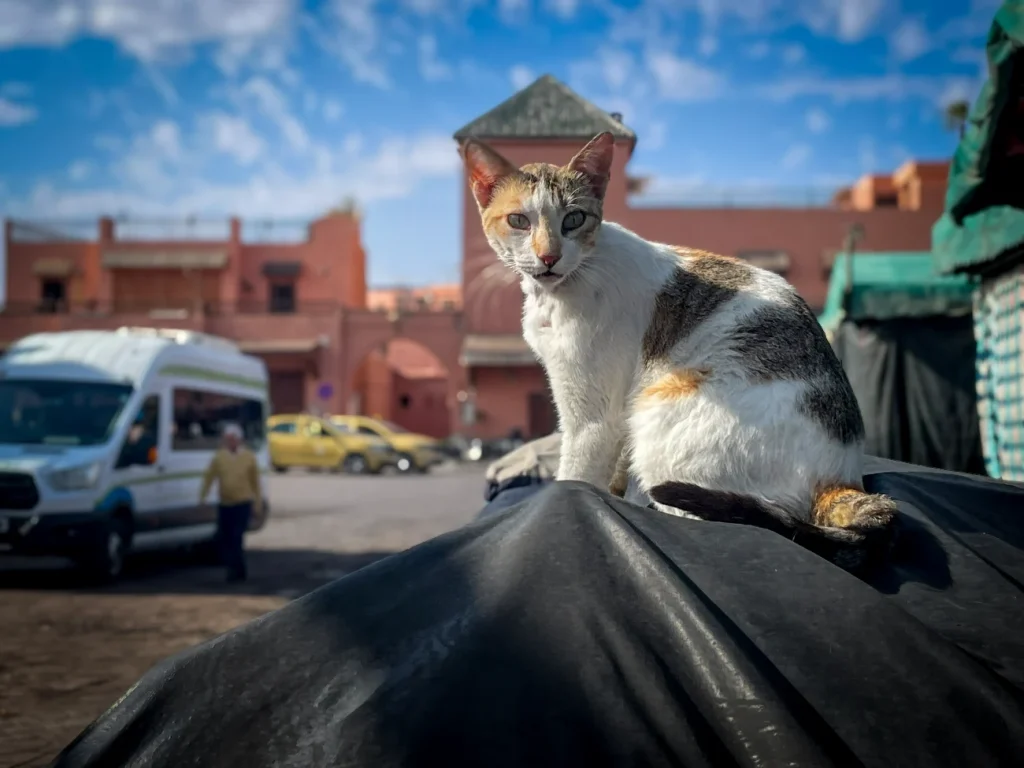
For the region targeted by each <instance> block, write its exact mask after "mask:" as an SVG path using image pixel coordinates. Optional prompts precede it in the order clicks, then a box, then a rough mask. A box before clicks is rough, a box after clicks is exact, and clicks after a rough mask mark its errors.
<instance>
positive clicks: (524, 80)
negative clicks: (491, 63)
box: [508, 64, 537, 91]
mask: <svg viewBox="0 0 1024 768" xmlns="http://www.w3.org/2000/svg"><path fill="white" fill-rule="evenodd" d="M508 79H509V81H510V82H511V83H512V87H513V88H515V89H516V90H517V91H521V90H523V88H525V87H526V86H528V85H530V83H532V82H533V81H534V80H536V79H537V76H536V75H535V74H534V73H533V70H531V69H530V68H529V67H527V66H525V65H523V64H516V65H515V66H514V67H512V69H510V70H509V71H508Z"/></svg>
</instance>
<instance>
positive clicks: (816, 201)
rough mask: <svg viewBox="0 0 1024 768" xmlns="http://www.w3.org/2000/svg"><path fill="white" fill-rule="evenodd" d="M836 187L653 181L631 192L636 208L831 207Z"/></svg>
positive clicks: (630, 198) (630, 199)
mask: <svg viewBox="0 0 1024 768" xmlns="http://www.w3.org/2000/svg"><path fill="white" fill-rule="evenodd" d="M836 191H837V188H836V187H835V186H781V185H778V184H771V183H767V182H765V183H760V182H750V183H747V184H737V185H731V186H718V185H710V184H703V183H699V182H693V183H690V182H685V181H680V182H659V181H656V180H653V181H652V182H651V183H650V184H648V185H646V186H645V187H644V189H643V190H642V191H641V192H637V193H635V194H632V195H630V197H629V204H630V205H631V206H633V207H636V208H825V207H831V206H832V200H833V199H834V197H835V195H836Z"/></svg>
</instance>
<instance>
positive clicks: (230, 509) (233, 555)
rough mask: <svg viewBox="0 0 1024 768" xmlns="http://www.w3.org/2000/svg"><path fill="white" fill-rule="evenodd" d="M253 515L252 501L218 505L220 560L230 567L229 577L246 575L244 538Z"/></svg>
mask: <svg viewBox="0 0 1024 768" xmlns="http://www.w3.org/2000/svg"><path fill="white" fill-rule="evenodd" d="M251 516H252V502H251V501H246V502H243V503H241V504H221V505H220V506H219V507H217V537H218V540H219V544H220V561H221V563H222V564H223V565H225V566H226V567H227V569H228V578H234V579H244V578H245V577H246V568H245V549H244V548H243V539H244V537H245V531H246V529H248V527H249V518H250V517H251Z"/></svg>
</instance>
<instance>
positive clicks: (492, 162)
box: [462, 139, 519, 211]
mask: <svg viewBox="0 0 1024 768" xmlns="http://www.w3.org/2000/svg"><path fill="white" fill-rule="evenodd" d="M462 161H463V162H464V163H465V164H466V171H467V173H468V175H469V187H470V189H472V190H473V197H474V198H475V199H476V204H477V205H478V206H480V210H481V211H482V210H483V209H484V208H486V207H487V206H488V205H490V203H491V196H492V195H493V194H494V188H495V187H496V186H497V185H498V182H499V181H501V180H502V179H504V178H505V177H506V176H510V175H512V174H513V173H516V172H517V171H518V170H519V169H518V168H516V167H515V166H514V165H512V163H510V162H509V161H508V160H506V159H505V158H504V157H502V156H501V155H499V154H498V153H497V152H495V151H494V150H493V149H491V148H490V147H489V146H487V145H486V144H484V143H483V142H482V141H477V140H476V139H469V140H468V141H466V143H465V144H463V145H462Z"/></svg>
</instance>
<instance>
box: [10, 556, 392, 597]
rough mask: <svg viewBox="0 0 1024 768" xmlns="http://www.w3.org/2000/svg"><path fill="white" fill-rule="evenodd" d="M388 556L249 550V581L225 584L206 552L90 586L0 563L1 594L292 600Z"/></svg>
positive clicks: (69, 575)
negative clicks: (14, 591)
mask: <svg viewBox="0 0 1024 768" xmlns="http://www.w3.org/2000/svg"><path fill="white" fill-rule="evenodd" d="M391 554H392V553H391V552H351V553H347V552H322V551H317V550H309V549H252V550H249V551H248V552H247V560H248V565H249V578H248V580H247V581H245V582H241V583H235V584H229V583H227V582H226V580H225V575H226V572H225V570H224V568H222V567H220V566H218V565H216V564H215V562H214V561H212V559H211V558H210V557H209V555H208V554H206V553H205V552H187V551H176V552H166V553H163V552H162V553H158V554H157V553H147V554H146V555H145V556H142V555H140V556H138V557H136V558H132V559H130V560H129V561H128V563H127V564H126V566H125V571H124V573H123V574H122V576H121V578H120V579H119V580H118V581H116V582H115V583H112V584H107V585H96V584H90V583H89V582H88V580H87V579H86V578H85V576H84V575H83V574H82V573H81V572H80V571H78V570H76V569H75V568H72V567H70V566H62V565H61V564H60V563H56V564H53V565H51V564H50V563H45V564H44V563H39V564H38V565H37V564H27V565H25V566H24V567H22V566H21V565H20V564H19V565H17V566H14V567H7V566H6V565H4V564H3V562H2V561H0V590H10V589H29V590H62V591H72V592H81V593H106V594H122V595H123V594H180V595H190V594H207V595H219V594H237V595H275V596H280V597H287V598H295V597H299V596H300V595H303V594H305V593H307V592H311V591H312V590H314V589H316V588H317V587H320V586H322V585H324V584H327V583H328V582H331V581H334V580H335V579H338V578H341V577H342V576H345V575H346V574H349V573H352V572H353V571H357V570H359V569H360V568H362V567H364V566H367V565H369V564H370V563H373V562H376V561H377V560H380V559H382V558H384V557H387V556H388V555H391Z"/></svg>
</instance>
